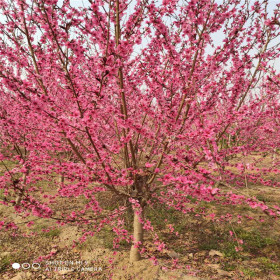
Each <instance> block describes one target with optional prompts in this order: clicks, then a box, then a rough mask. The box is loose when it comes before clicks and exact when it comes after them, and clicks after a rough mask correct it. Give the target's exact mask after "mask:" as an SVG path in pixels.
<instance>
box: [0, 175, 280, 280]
mask: <svg viewBox="0 0 280 280" xmlns="http://www.w3.org/2000/svg"><path fill="white" fill-rule="evenodd" d="M276 179H277V180H278V179H279V178H276ZM52 188H53V186H52ZM51 191H52V190H50V192H51ZM53 191H55V189H54V188H53ZM242 191H243V192H247V193H248V195H250V196H252V195H253V196H256V197H257V198H258V199H259V200H262V201H264V202H268V203H269V204H271V205H279V202H280V189H277V188H272V187H267V186H261V185H253V184H251V185H250V184H249V185H248V186H247V188H245V189H243V190H242ZM105 200H106V199H105V198H104V201H105ZM193 202H194V207H195V208H196V209H197V212H198V213H203V212H204V214H203V215H195V214H187V215H183V214H181V213H178V212H176V211H174V210H172V209H166V208H164V207H163V206H157V207H154V208H153V209H150V210H147V212H146V215H147V217H148V218H149V219H150V221H151V222H152V223H153V225H154V227H155V230H156V232H157V233H158V235H159V237H160V238H161V239H162V240H163V241H164V242H166V243H167V244H168V248H167V249H165V250H164V251H163V252H158V251H157V250H156V248H155V246H154V244H153V239H152V236H151V234H150V233H147V234H146V236H145V242H146V244H147V248H148V253H149V254H155V255H156V256H157V258H158V264H157V265H154V264H153V263H152V262H151V261H150V260H149V259H148V258H147V256H148V254H146V255H144V259H143V260H141V261H139V262H137V263H135V264H133V265H132V264H129V262H128V251H129V248H130V245H129V244H127V243H126V242H122V243H121V246H120V247H119V248H118V249H113V246H112V241H113V238H114V235H113V232H112V229H111V228H110V227H105V228H104V229H103V230H102V231H101V232H100V233H98V234H97V235H96V236H93V237H89V238H88V239H87V240H86V241H85V242H84V243H82V244H79V245H77V246H75V247H74V248H73V247H72V245H73V241H77V240H78V239H79V237H81V235H82V231H81V228H79V226H76V225H65V226H59V227H57V226H56V223H55V221H50V220H47V219H38V220H35V221H34V225H32V226H31V227H28V228H27V227H26V224H24V223H23V222H24V221H26V220H25V219H23V218H21V217H19V216H18V215H15V214H14V212H13V209H12V208H7V207H6V206H3V205H1V206H0V220H1V218H3V217H8V218H9V219H10V220H11V221H13V222H14V223H16V224H18V225H19V229H18V230H16V231H14V230H9V231H4V230H1V231H0V241H1V244H0V278H1V279H5V280H11V279H12V280H28V279H34V280H35V279H36V280H40V279H45V280H48V279H49V280H52V279H80V280H82V279H83V280H86V279H113V280H117V279H120V280H121V279H137V280H138V279H144V280H146V279H147V280H153V279H154V280H156V279H158V280H167V279H168V280H169V279H183V280H184V279H185V280H188V279H189V280H191V279H193V280H195V279H254V280H255V279H275V280H276V279H280V223H279V221H277V220H274V219H273V218H271V217H268V216H267V215H265V214H264V213H262V212H260V211H259V210H257V209H251V208H249V207H247V206H244V205H243V206H242V205H240V206H232V205H215V204H214V203H212V202H210V203H208V202H199V201H195V200H194V201H193ZM81 203H82V201H81V200H79V199H76V198H61V203H58V204H57V205H55V208H57V211H65V210H64V207H67V205H71V207H72V208H75V207H76V208H78V207H79V205H80V204H81ZM111 204H112V203H110V204H108V205H107V206H106V203H105V202H104V205H105V207H108V208H109V207H112V205H111ZM213 212H215V213H216V214H217V216H220V217H221V216H223V215H224V217H225V220H226V215H227V214H228V213H230V214H231V215H232V217H233V218H232V219H231V221H230V222H222V221H213V220H212V219H211V218H210V217H209V216H207V214H208V213H213ZM238 215H242V217H243V218H240V219H239V218H238ZM33 219H34V218H33ZM21 223H23V224H21ZM126 223H127V228H128V229H131V217H129V214H128V215H127V219H126ZM169 225H172V226H173V227H174V232H173V233H171V232H170V229H169ZM89 228H90V225H89ZM230 231H231V232H232V233H233V236H231V235H230V234H229V232H230ZM175 232H177V234H175ZM235 238H237V239H239V240H242V241H243V244H239V245H238V244H237V242H236V241H235V240H234V239H235ZM236 247H239V250H238V251H236ZM50 253H51V255H50V256H49V258H48V259H47V260H43V261H41V262H38V263H40V267H39V268H38V267H37V266H38V265H36V264H35V267H33V268H32V267H30V268H28V266H29V265H28V264H30V265H32V264H33V263H36V262H37V261H36V259H37V258H38V257H39V256H46V255H48V254H50ZM145 257H146V259H145ZM175 259H178V261H179V262H178V265H179V268H178V269H176V270H173V264H174V260H175ZM13 263H19V264H21V265H22V264H24V265H23V266H24V267H25V268H26V269H24V268H22V267H21V268H20V269H13V268H12V264H13Z"/></svg>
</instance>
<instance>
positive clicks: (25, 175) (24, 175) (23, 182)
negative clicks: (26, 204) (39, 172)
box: [16, 171, 28, 205]
mask: <svg viewBox="0 0 280 280" xmlns="http://www.w3.org/2000/svg"><path fill="white" fill-rule="evenodd" d="M27 175H28V171H27V172H26V173H24V174H23V176H22V184H23V191H24V189H25V185H26V180H27ZM21 199H22V193H19V194H18V195H17V197H16V205H19V204H20V202H21Z"/></svg>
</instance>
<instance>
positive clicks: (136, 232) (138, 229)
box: [129, 210, 144, 263]
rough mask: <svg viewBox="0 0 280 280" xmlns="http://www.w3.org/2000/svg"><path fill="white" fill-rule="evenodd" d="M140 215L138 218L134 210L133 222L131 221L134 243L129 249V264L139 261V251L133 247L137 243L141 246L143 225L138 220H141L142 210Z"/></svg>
mask: <svg viewBox="0 0 280 280" xmlns="http://www.w3.org/2000/svg"><path fill="white" fill-rule="evenodd" d="M140 215H141V216H139V214H137V213H136V210H134V221H133V238H134V241H133V244H132V246H131V249H130V257H129V261H130V262H131V263H133V262H136V261H139V260H140V259H141V255H140V251H139V249H138V248H136V247H135V246H134V245H135V244H136V243H137V242H139V241H140V242H141V244H142V243H143V233H144V232H143V224H142V223H141V222H140V218H143V210H142V214H140Z"/></svg>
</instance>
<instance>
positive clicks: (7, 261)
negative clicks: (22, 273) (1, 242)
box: [0, 256, 12, 273]
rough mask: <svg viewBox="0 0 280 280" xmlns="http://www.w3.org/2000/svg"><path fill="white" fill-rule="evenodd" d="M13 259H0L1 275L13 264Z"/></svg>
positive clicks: (7, 257)
mask: <svg viewBox="0 0 280 280" xmlns="http://www.w3.org/2000/svg"><path fill="white" fill-rule="evenodd" d="M11 262H12V257H11V256H3V257H1V259H0V273H1V272H4V271H5V270H6V269H7V268H8V267H9V266H10V264H11Z"/></svg>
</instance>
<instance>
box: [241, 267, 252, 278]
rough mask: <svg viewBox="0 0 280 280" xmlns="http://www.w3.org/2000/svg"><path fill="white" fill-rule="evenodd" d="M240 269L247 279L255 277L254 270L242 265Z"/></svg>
mask: <svg viewBox="0 0 280 280" xmlns="http://www.w3.org/2000/svg"><path fill="white" fill-rule="evenodd" d="M240 270H241V271H242V272H243V273H244V276H245V277H246V278H247V279H255V277H256V272H255V271H254V270H253V269H250V268H245V267H242V268H241V269H240Z"/></svg>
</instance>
